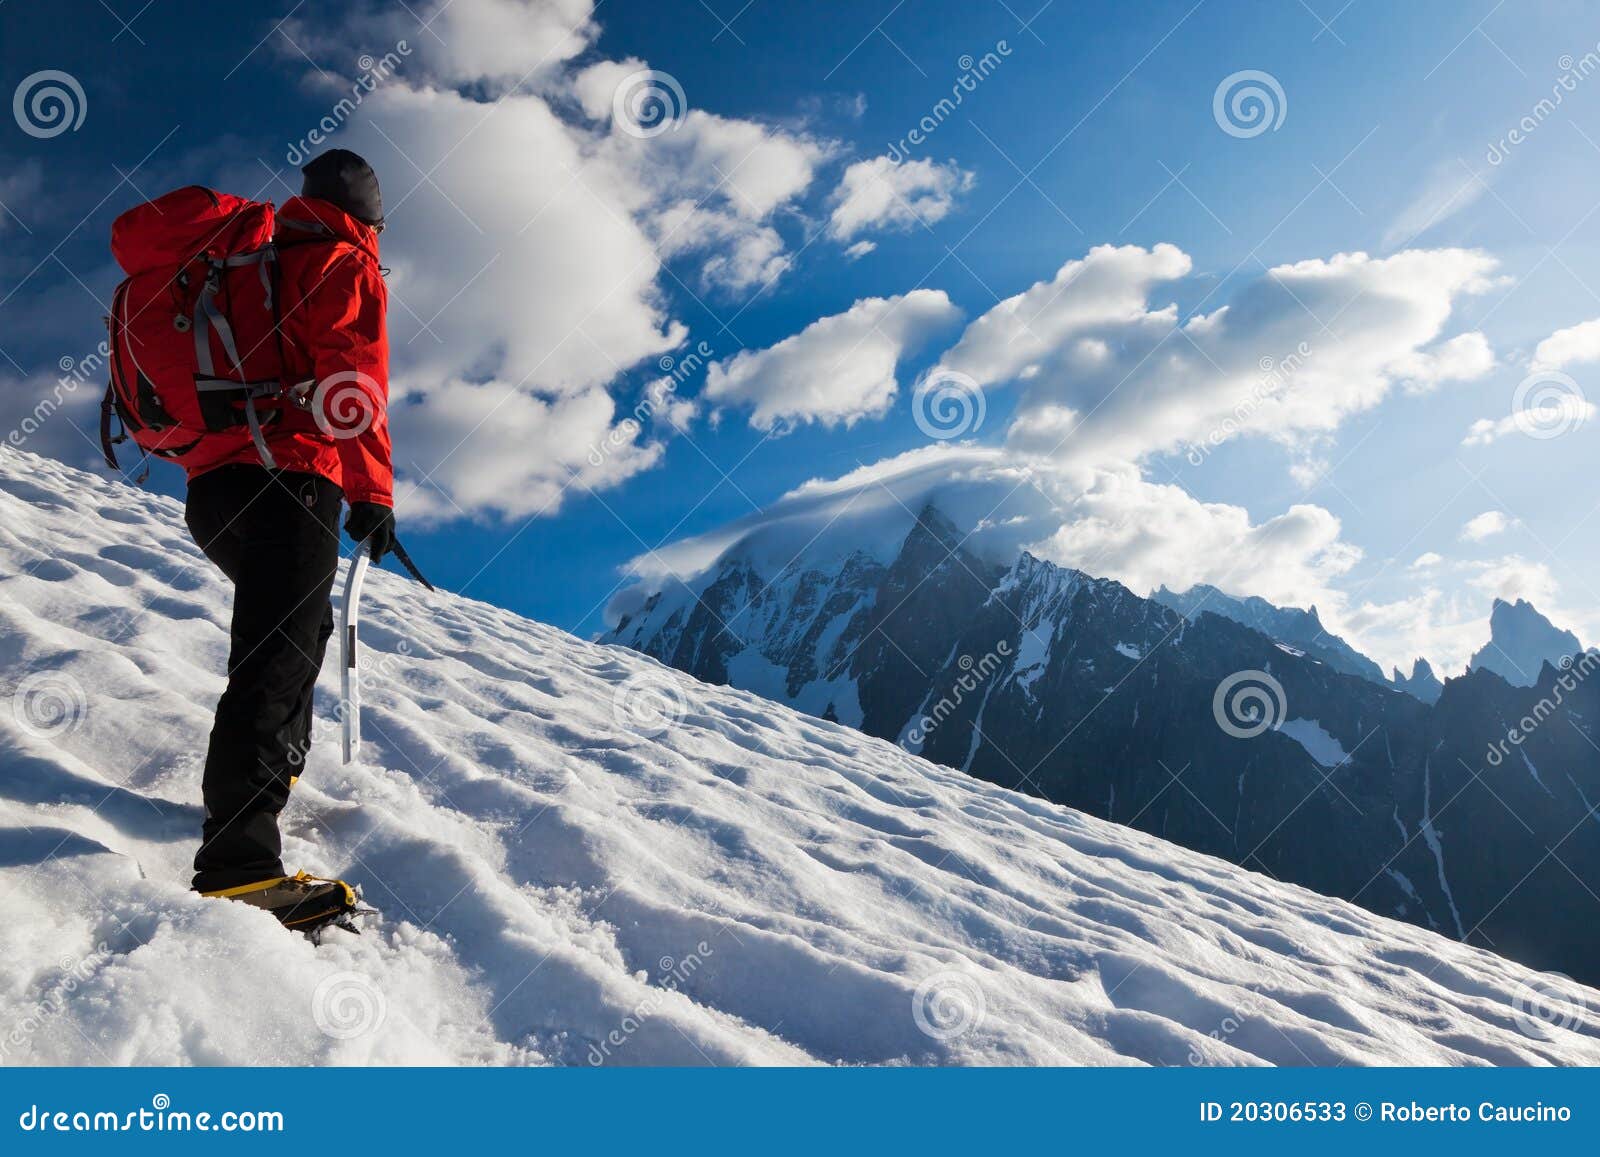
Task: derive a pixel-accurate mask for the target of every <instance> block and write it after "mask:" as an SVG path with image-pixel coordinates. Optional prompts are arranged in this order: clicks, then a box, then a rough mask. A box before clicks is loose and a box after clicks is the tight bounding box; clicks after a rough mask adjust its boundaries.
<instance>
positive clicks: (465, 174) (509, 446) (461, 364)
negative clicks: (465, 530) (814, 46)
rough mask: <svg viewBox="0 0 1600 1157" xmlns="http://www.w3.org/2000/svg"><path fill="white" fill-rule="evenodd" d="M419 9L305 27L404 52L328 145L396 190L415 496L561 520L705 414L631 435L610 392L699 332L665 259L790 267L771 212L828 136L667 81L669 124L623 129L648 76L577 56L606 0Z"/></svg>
mask: <svg viewBox="0 0 1600 1157" xmlns="http://www.w3.org/2000/svg"><path fill="white" fill-rule="evenodd" d="M415 7H416V8H417V14H416V16H412V15H410V14H408V13H407V12H406V11H404V10H398V11H397V10H396V9H395V8H394V7H393V6H383V5H368V6H365V7H362V8H359V9H357V10H356V12H355V13H354V15H352V16H349V17H347V18H346V19H345V21H344V22H343V23H342V24H338V25H334V26H332V27H331V28H325V27H323V26H320V25H318V26H313V25H311V24H310V22H305V23H302V24H300V25H297V26H296V27H295V28H294V29H292V30H291V31H292V33H293V35H294V37H295V40H296V42H297V43H298V44H300V45H301V46H302V47H305V48H306V50H307V51H309V52H312V53H313V54H316V55H318V56H319V57H322V58H325V59H327V60H330V61H335V62H344V61H347V60H348V59H349V57H350V55H351V53H352V51H355V50H359V51H363V52H371V53H372V54H374V55H381V54H382V52H383V51H384V50H386V49H387V46H389V45H397V44H398V42H399V41H400V40H402V39H403V40H405V41H406V42H407V47H406V51H405V52H403V53H401V54H400V56H401V63H400V66H399V68H398V69H397V70H396V71H395V73H394V75H392V76H391V77H389V78H388V79H386V80H384V81H383V82H382V83H381V84H379V85H378V86H377V87H376V88H375V89H374V90H373V91H371V92H370V93H367V94H366V95H365V97H364V99H363V100H362V101H361V103H360V104H359V106H358V107H357V108H356V109H355V111H354V113H353V114H352V115H351V116H350V117H349V119H348V122H347V123H346V124H345V125H344V127H343V128H342V129H341V130H340V132H339V137H338V139H337V141H336V142H334V143H337V144H339V145H341V146H344V147H349V148H353V149H355V150H357V151H359V152H361V153H363V154H364V155H366V156H367V157H368V159H369V160H371V161H372V163H373V165H374V166H375V167H376V168H377V170H378V172H379V174H380V177H381V178H382V181H383V185H384V194H385V208H386V210H387V216H388V219H389V223H390V228H389V230H388V231H387V232H386V233H385V234H384V237H383V256H384V260H385V262H386V263H387V264H388V265H389V266H391V267H392V270H393V272H392V276H391V277H390V280H389V285H390V295H391V296H390V313H389V320H390V330H391V348H392V362H393V365H392V374H391V377H392V382H393V386H392V392H393V395H394V404H393V407H392V412H391V421H392V424H393V427H394V430H395V453H396V459H397V465H398V466H399V468H400V472H401V475H402V478H401V483H402V485H401V490H402V493H403V494H404V493H406V491H407V488H406V486H405V483H406V482H408V481H409V482H411V483H413V484H418V483H420V485H415V486H413V487H412V489H411V496H410V498H409V501H408V506H409V508H410V512H411V513H421V514H425V515H428V516H433V517H454V516H459V515H461V514H466V515H469V516H477V515H480V514H484V513H491V514H500V515H502V516H511V517H520V516H523V515H526V514H530V513H537V512H545V511H548V512H553V511H555V510H556V509H558V508H559V505H560V503H561V501H562V500H563V498H564V496H565V495H566V494H567V493H569V492H570V491H571V489H572V488H577V489H578V490H580V491H581V490H582V488H583V487H585V486H588V487H593V488H595V489H600V488H603V487H606V486H611V485H616V484H618V483H620V482H621V481H623V480H624V479H627V478H629V477H632V476H633V475H635V474H637V473H638V472H639V471H641V470H644V469H647V468H649V467H650V466H652V465H653V464H655V463H656V462H658V461H659V460H660V457H661V452H662V447H663V444H664V440H665V439H667V438H669V437H670V436H671V435H672V434H673V433H674V432H675V431H676V430H679V429H681V428H683V427H684V426H685V425H687V423H688V422H689V421H692V420H693V418H694V417H695V415H696V413H697V407H696V406H695V405H694V403H693V402H691V401H688V400H686V399H679V398H676V397H672V398H666V399H664V400H663V403H662V405H661V406H660V407H659V408H657V409H655V410H654V411H653V415H652V417H653V420H650V421H645V422H638V421H634V420H632V419H630V418H628V417H626V416H625V415H622V414H620V413H619V412H618V407H617V405H616V403H615V401H614V399H613V398H612V397H611V394H610V391H611V390H613V389H616V388H618V387H619V386H621V385H622V384H624V383H626V382H627V381H628V380H629V376H630V375H631V374H632V373H634V372H635V371H637V370H638V369H639V368H640V367H642V366H644V365H646V364H647V363H648V362H649V361H650V360H652V359H654V358H656V357H658V356H659V355H661V354H663V353H666V352H668V351H671V350H674V349H676V348H678V347H679V346H680V345H681V344H682V342H683V340H684V338H685V330H684V327H683V326H682V325H681V323H679V322H678V321H676V320H675V319H674V318H673V317H672V315H671V313H670V310H669V306H668V300H669V299H668V296H667V294H666V292H665V291H664V289H663V284H662V281H663V278H664V277H665V276H666V272H665V263H666V262H668V261H672V262H674V263H675V264H676V263H677V262H679V261H683V262H688V263H691V268H693V267H698V272H699V277H700V279H701V280H702V282H704V283H705V284H707V285H709V286H712V287H715V288H717V289H723V290H733V289H743V288H747V287H750V286H753V285H758V284H766V283H767V282H769V281H771V280H772V279H774V278H776V277H777V276H779V275H781V274H782V272H783V271H784V270H785V269H786V268H787V267H788V263H789V261H790V257H789V255H788V253H787V252H786V249H787V246H786V244H785V242H784V240H783V238H782V236H781V235H780V234H779V232H778V231H777V228H776V226H775V222H776V220H777V218H778V217H780V216H781V215H782V214H784V213H788V212H791V211H793V210H794V208H795V205H796V203H797V201H798V199H799V198H800V197H801V196H802V195H803V194H804V193H805V191H806V190H807V189H808V188H809V187H810V185H811V183H812V181H813V179H814V177H815V173H816V170H817V168H818V167H819V166H820V165H821V164H823V163H824V162H826V161H827V160H828V159H829V158H830V157H831V156H832V153H833V150H834V148H835V146H833V145H831V144H828V143H826V142H821V141H817V140H814V139H811V138H810V137H808V136H806V135H804V134H803V133H801V132H797V131H790V130H785V129H780V128H775V127H772V126H769V125H765V124H761V123H758V122H755V121H748V120H740V119H736V118H729V117H723V116H719V115H717V114H715V113H713V112H711V111H709V110H705V109H700V108H695V107H685V102H684V100H683V99H682V98H680V97H678V96H677V95H676V94H675V93H674V92H673V91H672V86H671V85H665V86H664V87H663V88H662V90H661V92H662V94H663V95H664V96H665V98H666V99H667V100H668V101H669V106H670V107H668V108H666V109H665V110H664V111H665V115H666V123H665V124H664V126H663V127H662V129H661V131H660V132H658V133H653V134H650V133H640V132H638V131H637V130H638V128H639V125H638V123H637V122H635V121H627V120H626V119H625V123H623V124H617V123H615V122H614V107H615V105H616V101H615V100H614V97H615V96H616V93H617V90H618V86H619V85H621V84H623V82H625V81H628V80H629V78H634V77H636V76H637V75H638V74H639V73H641V72H643V73H645V74H646V75H647V78H654V77H655V74H650V73H649V70H648V66H647V65H646V64H645V63H644V62H643V61H639V60H632V59H630V60H621V61H607V60H600V61H598V62H591V63H587V64H585V65H584V66H582V67H580V68H577V69H575V70H574V69H573V68H572V67H571V66H572V63H573V61H574V60H575V59H576V58H577V57H578V56H579V55H580V54H582V53H584V52H585V51H586V50H588V49H590V48H591V47H592V42H593V40H594V38H595V37H596V36H597V35H598V28H597V26H596V25H595V23H594V21H593V19H592V15H593V10H592V5H591V4H590V2H589V0H450V2H447V0H431V2H430V3H428V4H426V5H419V6H415ZM419 19H421V20H425V21H431V22H432V23H431V25H430V27H431V29H432V32H429V31H424V30H419V28H418V24H417V22H418V20H419ZM434 33H437V35H434ZM291 59H294V60H299V59H300V57H299V55H298V54H295V55H294V56H293V57H292V58H291ZM674 83H675V82H674ZM630 91H632V90H631V89H630ZM673 102H675V103H673ZM628 107H630V106H628V105H627V104H626V102H624V104H623V108H624V110H625V111H626V109H627V108H628ZM684 276H685V277H688V276H690V274H689V273H687V272H686V273H685V274H684Z"/></svg>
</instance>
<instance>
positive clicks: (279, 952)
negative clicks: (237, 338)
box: [0, 449, 1600, 1064]
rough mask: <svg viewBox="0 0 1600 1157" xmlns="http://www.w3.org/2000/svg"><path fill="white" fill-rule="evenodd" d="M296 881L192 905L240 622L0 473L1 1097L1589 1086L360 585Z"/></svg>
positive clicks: (860, 769)
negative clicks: (160, 1081) (1101, 1071)
mask: <svg viewBox="0 0 1600 1157" xmlns="http://www.w3.org/2000/svg"><path fill="white" fill-rule="evenodd" d="M369 591H370V604H369V607H368V612H367V623H368V625H367V627H366V629H365V640H366V643H367V648H368V649H367V651H366V661H367V663H368V667H369V671H370V672H371V676H370V678H369V680H368V688H367V704H368V705H367V709H366V722H367V738H368V747H367V748H366V750H365V753H364V754H365V756H366V758H365V760H364V761H363V762H361V763H359V764H357V765H355V766H353V767H350V768H344V767H341V766H340V765H339V763H338V757H337V736H336V732H335V730H334V727H333V725H332V711H333V707H334V703H333V695H334V693H335V691H334V689H335V688H336V686H337V671H336V670H335V669H334V664H333V663H331V662H330V663H329V664H328V667H327V670H326V671H325V673H324V674H325V678H324V683H323V687H324V690H325V691H326V692H327V693H328V695H327V698H326V699H325V700H324V701H323V702H321V703H320V704H319V716H320V726H321V727H322V728H323V733H322V735H323V742H321V743H320V744H319V745H318V746H317V748H316V750H315V752H314V754H313V755H312V758H311V760H310V763H309V765H308V767H307V770H306V774H305V775H304V777H303V779H302V782H301V784H300V786H299V788H298V790H297V793H296V797H295V799H294V801H293V802H292V803H291V804H290V807H289V810H288V811H287V812H286V813H285V817H284V819H285V830H286V842H287V851H288V858H289V860H290V862H291V863H292V864H294V865H304V866H306V867H308V868H311V869H313V870H322V871H328V872H338V873H342V874H345V875H347V876H348V877H349V878H350V879H352V880H353V881H355V882H358V883H359V884H361V885H362V887H363V888H364V889H365V892H366V895H367V896H368V898H369V899H371V900H372V901H373V902H375V903H376V904H377V905H378V906H379V907H381V908H382V910H383V917H382V919H381V921H378V922H377V923H376V926H375V927H372V928H369V930H368V932H367V934H366V935H364V936H360V937H355V936H350V935H347V934H343V933H332V934H330V935H329V937H328V938H327V940H326V941H325V942H324V944H323V945H322V946H321V947H320V948H316V947H313V946H312V945H311V944H310V943H308V942H307V941H305V940H304V939H303V938H301V937H299V936H294V935H290V934H287V933H285V932H283V931H282V930H281V929H279V928H278V927H277V926H276V925H275V924H274V923H273V922H272V921H271V920H270V918H268V917H266V916H265V915H263V914H261V913H259V912H255V911H252V910H249V909H246V908H243V907H239V906H236V905H231V904H226V903H222V902H219V901H207V900H202V899H200V898H198V897H195V896H193V895H191V894H189V893H187V892H186V891H185V880H186V876H187V862H188V859H189V857H190V855H191V853H192V842H193V840H194V837H195V832H196V830H197V828H198V825H199V820H200V812H199V806H198V800H199V790H198V789H199V782H198V781H199V769H200V763H201V758H202V751H203V747H204V743H205V736H206V732H207V728H208V725H209V716H210V711H211V709H212V706H213V704H214V702H215V698H216V696H217V694H218V692H219V691H220V689H221V684H222V681H221V675H220V672H221V671H222V669H223V662H224V656H225V651H226V644H227V633H226V629H225V623H226V612H225V609H224V608H225V606H226V600H227V591H226V590H225V588H224V586H223V584H222V583H221V582H220V581H219V576H218V575H217V574H216V573H215V572H214V571H213V570H212V569H211V568H210V566H209V565H208V564H207V563H206V562H205V560H204V559H203V558H202V557H201V556H200V555H199V554H198V552H197V551H196V550H195V548H194V547H193V546H192V545H191V544H190V542H189V540H188V537H187V535H186V533H185V532H184V530H183V527H182V520H181V512H180V510H179V508H178V507H177V506H176V505H175V504H173V503H171V502H169V501H166V500H164V499H160V498H155V497H151V496H147V495H142V494H139V493H137V492H134V491H131V490H129V489H127V488H125V487H122V486H119V485H115V484H110V483H107V482H104V481H101V480H99V479H95V478H92V477H90V476H88V475H84V474H80V473H78V472H76V471H73V470H70V469H68V468H66V467H64V466H61V465H58V464H55V463H51V462H48V461H44V460H41V459H37V458H34V457H32V456H28V455H22V454H18V453H16V452H13V451H11V450H9V449H7V450H0V691H3V692H4V693H5V695H6V697H7V698H8V699H10V700H11V703H10V706H11V708H12V710H4V709H3V708H0V921H3V925H4V927H5V929H6V938H5V950H4V951H3V952H0V1034H3V1035H0V1063H7V1064H14V1063H63V1064H79V1063H83V1064H97V1063H114V1064H132V1063H144V1064H181V1063H194V1064H226V1063H240V1062H254V1063H265V1062H274V1063H338V1064H375V1063H376V1064H381V1063H399V1062H404V1063H447V1064H449V1063H468V1064H476V1063H491V1064H506V1063H509V1064H543V1063H553V1064H585V1063H599V1062H604V1063H612V1064H704V1063H715V1064H752V1063H780V1064H791V1063H810V1062H816V1061H821V1062H843V1063H868V1064H873V1063H915V1064H927V1063H932V1064H942V1063H980V1064H985V1063H1001V1064H1022V1063H1027V1064H1077V1063H1088V1064H1101V1063H1150V1064H1185V1063H1207V1064H1256V1063H1262V1062H1268V1063H1288V1064H1304V1063H1308V1062H1314V1063H1324V1064H1341V1063H1355V1064H1370V1063H1423V1064H1435V1063H1482V1062H1489V1063H1524V1062H1530V1063H1542V1062H1555V1063H1589V1064H1594V1063H1600V1015H1597V1011H1596V1010H1600V994H1597V993H1595V992H1593V991H1590V990H1587V989H1583V988H1580V987H1579V986H1577V985H1575V984H1572V983H1570V982H1566V981H1563V980H1560V979H1559V978H1553V977H1549V976H1539V975H1537V974H1533V973H1530V972H1528V971H1527V970H1525V969H1523V968H1520V967H1518V966H1516V965H1513V964H1510V963H1508V962H1506V961H1504V960H1501V959H1499V958H1497V957H1495V956H1492V955H1489V954H1487V953H1484V952H1481V951H1478V950H1475V949H1471V948H1467V947H1464V946H1462V945H1460V944H1456V943H1453V942H1450V941H1447V940H1444V939H1442V938H1440V937H1438V936H1435V935H1432V934H1430V933H1427V932H1424V931H1421V930H1419V929H1417V928H1413V927H1411V926H1409V925H1404V924H1399V923H1396V922H1393V921H1390V920H1386V919H1383V918H1380V917H1376V916H1373V915H1370V914H1368V913H1366V912H1364V911H1362V910H1360V909H1358V908H1355V907H1352V906H1350V905H1348V904H1344V903H1340V902H1336V901H1332V900H1326V899H1323V898H1321V897H1318V896H1316V895H1313V894H1311V893H1309V892H1306V891H1303V890H1300V889H1297V888H1293V887H1288V886H1285V885H1280V884H1277V883H1274V882H1273V881H1271V880H1269V879H1267V878H1265V877H1263V876H1258V875H1254V874H1251V873H1248V872H1245V871H1242V870H1240V869H1238V868H1235V867H1232V866H1230V865H1228V864H1225V863H1223V862H1221V861H1218V860H1213V859H1210V858H1207V857H1204V856H1200V855H1195V854H1192V853H1188V852H1185V851H1182V850H1180V849H1178V848H1175V847H1173V846H1171V845H1169V844H1165V843H1163V842H1161V841H1159V840H1157V839H1154V838H1151V837H1148V836H1144V835H1140V834H1138V833H1135V832H1132V831H1130V830H1128V829H1124V828H1121V827H1117V826H1115V825H1111V824H1106V823H1102V822H1098V821H1094V820H1090V819H1088V818H1085V817H1083V816H1081V815H1079V814H1076V813H1074V812H1071V811H1068V810H1066V809H1063V808H1059V807H1054V806H1051V805H1047V804H1044V803H1041V802H1038V801H1035V800H1033V799H1030V798H1027V797H1024V796H1021V795H1017V794H1015V793H1012V792H1009V791H1006V790H1003V789H1000V788H997V787H992V786H989V785H987V784H984V783H981V782H978V781H975V780H972V779H969V778H967V777H965V776H963V775H961V774H960V773H958V772H954V771H951V770H948V769H943V768H939V767H935V766H932V765H930V764H927V763H924V762H922V761H920V760H918V759H917V758H915V757H913V756H911V755H908V754H907V753H905V752H904V751H902V750H900V749H899V748H897V747H894V746H892V745H890V744H888V743H884V742H880V741H877V740H873V739H870V738H867V737H865V736H863V735H861V734H860V733H858V732H856V731H853V730H850V729H848V728H845V727H842V726H835V725H832V724H828V723H825V722H822V721H819V720H817V719H815V718H812V717H808V716H804V715H801V714H798V713H796V712H793V711H790V710H787V709H785V708H782V707H779V706H776V705H774V704H772V703H770V702H767V701H765V700H762V699H759V698H756V697H755V696H752V695H749V694H746V693H742V692H738V691H733V690H730V689H727V688H722V687H710V686H705V685H701V684H698V683H696V682H695V681H693V680H692V679H689V678H688V677H686V676H683V675H681V674H679V673H677V672H674V671H671V670H668V669H666V668H663V667H660V666H658V665H657V664H655V663H654V662H653V661H651V660H649V659H646V658H643V657H641V656H638V655H636V654H634V653H632V652H628V651H625V650H622V649H620V648H611V647H604V646H597V645H593V644H589V643H585V642H581V641H579V640H577V639H574V638H573V637H571V636H569V635H567V634H565V633H563V632H560V631H557V630H554V629H552V628H549V627H546V626H542V625H540V624H538V623H532V622H529V621H527V620H524V619H521V618H518V617H517V616H515V615H512V614H510V613H507V612H505V611H502V610H498V609H495V608H493V607H489V606H485V605H483V604H480V603H475V602H471V601H469V600H466V599H461V598H457V597H454V596H450V595H443V594H441V595H438V596H428V595H426V594H425V593H424V592H422V591H420V590H419V589H418V588H417V587H416V586H415V585H413V584H410V583H408V582H406V581H404V580H402V579H399V578H396V577H394V576H391V575H387V574H384V575H375V576H374V577H373V580H372V581H371V582H370V584H369Z"/></svg>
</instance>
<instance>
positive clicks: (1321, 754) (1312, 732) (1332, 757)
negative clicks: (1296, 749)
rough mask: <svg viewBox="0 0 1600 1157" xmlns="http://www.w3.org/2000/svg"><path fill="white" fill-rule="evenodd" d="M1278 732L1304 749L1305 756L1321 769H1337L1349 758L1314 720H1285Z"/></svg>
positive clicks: (1336, 741)
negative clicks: (1316, 763) (1315, 762)
mask: <svg viewBox="0 0 1600 1157" xmlns="http://www.w3.org/2000/svg"><path fill="white" fill-rule="evenodd" d="M1278 730H1279V731H1281V732H1283V733H1284V734H1285V735H1287V736H1288V737H1289V738H1290V739H1292V740H1294V741H1295V742H1296V743H1298V744H1299V745H1300V746H1301V747H1303V748H1305V749H1306V754H1307V755H1309V756H1310V757H1311V758H1312V759H1314V760H1316V761H1317V762H1318V763H1319V764H1321V765H1322V766H1323V767H1338V766H1340V765H1341V764H1342V763H1344V761H1345V760H1347V759H1349V758H1350V756H1349V755H1348V754H1347V753H1346V751H1345V749H1344V745H1343V744H1341V743H1340V742H1339V741H1338V740H1337V739H1335V738H1334V737H1333V736H1332V735H1330V734H1328V729H1327V728H1326V727H1324V726H1322V724H1320V723H1318V722H1317V721H1316V720H1315V719H1287V720H1285V721H1284V722H1282V723H1280V724H1279V725H1278Z"/></svg>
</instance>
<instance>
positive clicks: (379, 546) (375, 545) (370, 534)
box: [344, 502, 395, 562]
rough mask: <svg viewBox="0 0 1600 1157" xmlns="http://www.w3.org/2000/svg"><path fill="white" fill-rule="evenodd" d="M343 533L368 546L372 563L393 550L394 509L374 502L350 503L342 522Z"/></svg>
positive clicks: (380, 560)
mask: <svg viewBox="0 0 1600 1157" xmlns="http://www.w3.org/2000/svg"><path fill="white" fill-rule="evenodd" d="M344 532H345V533H346V534H348V535H349V536H350V537H351V538H353V539H355V540H356V541H357V542H362V543H366V544H368V548H369V549H370V550H371V552H372V561H373V562H382V561H383V556H384V555H386V554H388V553H389V552H390V551H391V550H393V549H394V544H395V532H394V508H393V507H392V506H382V505H380V504H379V503H376V502H352V503H351V504H350V514H349V515H348V517H346V518H345V520H344Z"/></svg>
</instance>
